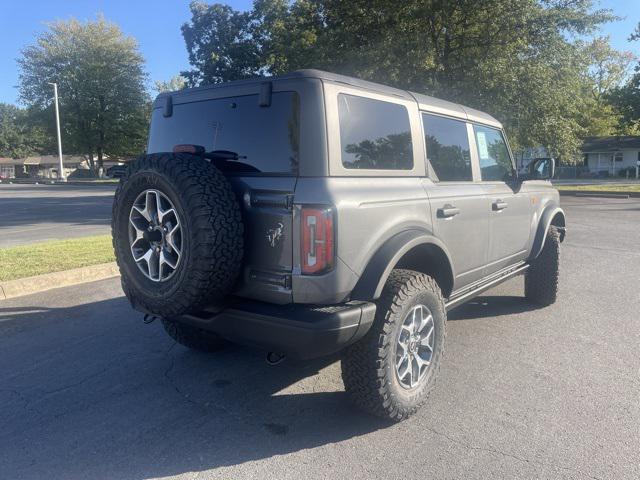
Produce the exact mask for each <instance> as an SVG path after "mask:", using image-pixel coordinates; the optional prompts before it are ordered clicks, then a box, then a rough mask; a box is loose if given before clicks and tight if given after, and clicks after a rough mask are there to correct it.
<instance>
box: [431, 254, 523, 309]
mask: <svg viewBox="0 0 640 480" xmlns="http://www.w3.org/2000/svg"><path fill="white" fill-rule="evenodd" d="M528 268H529V264H528V263H523V264H521V265H516V266H514V267H510V268H509V269H507V270H506V271H504V272H503V273H500V274H499V275H498V276H495V277H490V278H489V280H487V281H485V282H483V283H480V284H479V285H477V286H474V287H472V288H471V289H469V290H462V291H461V292H460V293H457V294H455V295H454V296H452V297H451V298H449V300H448V301H447V302H445V304H444V306H445V308H446V309H447V311H449V310H451V309H453V308H455V307H458V306H460V305H461V304H463V303H466V302H468V301H469V300H471V299H472V298H473V297H477V296H478V295H480V294H481V293H482V292H484V291H486V290H489V289H490V288H492V287H495V286H496V285H499V284H501V283H502V282H504V281H506V280H509V279H510V278H513V277H515V276H517V275H520V274H521V273H524V272H525V271H526V270H527V269H528Z"/></svg>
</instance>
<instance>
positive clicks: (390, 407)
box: [342, 269, 446, 421]
mask: <svg viewBox="0 0 640 480" xmlns="http://www.w3.org/2000/svg"><path fill="white" fill-rule="evenodd" d="M424 289H427V290H430V291H431V292H433V293H435V294H436V295H437V297H438V299H439V302H440V308H442V311H443V312H445V304H444V298H443V296H442V291H441V290H440V287H439V285H438V284H437V282H436V281H435V280H434V279H433V278H431V277H430V276H428V275H425V274H423V273H420V272H415V271H412V270H404V269H396V270H393V271H392V272H391V275H390V276H389V279H388V280H387V283H386V284H385V286H384V289H383V291H382V294H381V296H380V299H379V300H378V301H377V302H376V303H377V309H376V317H375V320H374V323H373V325H372V326H371V329H370V330H369V332H368V333H367V335H365V337H364V338H363V339H362V340H360V341H359V342H357V343H355V344H353V345H351V346H349V347H348V348H347V349H346V350H345V352H344V355H343V358H342V380H343V382H344V385H345V389H346V391H347V393H348V394H349V396H350V397H351V400H352V401H353V402H354V403H355V404H356V405H357V406H358V407H360V408H361V409H363V410H364V411H366V412H368V413H371V414H373V415H376V416H378V417H382V418H385V419H390V420H394V421H400V420H403V419H405V418H407V417H409V416H411V415H413V414H414V413H415V412H416V411H417V410H418V409H419V408H420V407H421V406H422V405H423V404H424V403H425V402H426V401H427V398H428V395H429V392H430V391H431V390H432V389H433V387H434V386H435V379H436V378H437V376H438V375H437V374H438V370H439V368H440V363H441V362H436V364H435V365H433V366H434V367H435V369H436V371H435V372H433V379H434V380H433V382H431V384H430V386H429V389H428V391H427V393H426V394H425V395H424V396H423V397H422V398H421V400H420V401H419V402H418V403H415V404H414V405H412V406H410V407H403V406H401V405H399V404H398V403H397V402H395V401H394V398H393V393H392V392H391V391H390V389H389V381H390V379H389V378H388V374H387V370H386V368H385V360H386V358H387V356H388V355H391V354H392V352H393V349H392V348H391V347H392V342H393V341H394V338H392V337H393V335H392V332H393V329H394V321H393V319H392V316H393V315H394V314H396V313H398V312H399V311H400V310H402V307H403V302H404V301H406V300H407V299H408V298H410V297H411V296H412V294H413V293H414V292H415V291H417V290H424ZM445 336H446V329H444V332H443V340H444V338H445ZM445 343H446V342H444V341H443V344H442V348H444V344H445ZM441 353H442V354H444V350H442V352H441Z"/></svg>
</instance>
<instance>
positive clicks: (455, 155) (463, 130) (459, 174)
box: [422, 113, 473, 182]
mask: <svg viewBox="0 0 640 480" xmlns="http://www.w3.org/2000/svg"><path fill="white" fill-rule="evenodd" d="M422 125H423V127H424V138H425V142H426V145H427V159H428V160H429V164H430V165H431V167H430V168H429V172H430V174H431V177H432V180H434V181H440V182H456V181H457V182H460V181H471V180H473V174H472V171H471V155H470V153H469V136H468V135H467V124H466V123H465V122H462V121H460V120H453V119H451V118H445V117H439V116H437V115H429V114H427V113H423V114H422ZM434 174H435V175H434Z"/></svg>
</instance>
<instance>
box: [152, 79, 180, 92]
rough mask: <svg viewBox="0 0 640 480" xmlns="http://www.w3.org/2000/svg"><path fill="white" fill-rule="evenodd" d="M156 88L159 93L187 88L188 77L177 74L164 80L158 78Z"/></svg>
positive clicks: (155, 83)
mask: <svg viewBox="0 0 640 480" xmlns="http://www.w3.org/2000/svg"><path fill="white" fill-rule="evenodd" d="M154 86H155V90H156V91H157V92H158V93H162V92H175V91H177V90H182V89H184V88H187V79H186V78H184V77H183V76H182V75H175V76H174V77H172V78H171V79H170V80H168V81H166V82H163V81H161V80H156V81H155V82H154Z"/></svg>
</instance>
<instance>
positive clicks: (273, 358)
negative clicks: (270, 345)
mask: <svg viewBox="0 0 640 480" xmlns="http://www.w3.org/2000/svg"><path fill="white" fill-rule="evenodd" d="M285 358H287V357H285V356H284V355H281V354H279V353H276V352H269V353H267V357H266V358H265V360H266V361H267V364H268V365H271V366H272V367H274V366H276V365H278V364H280V363H282V362H284V360H285Z"/></svg>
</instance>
